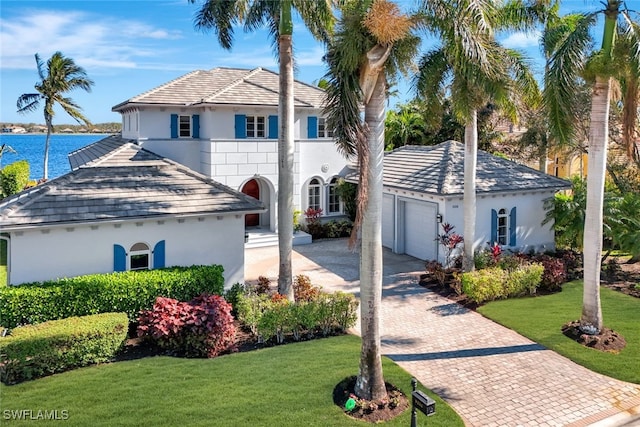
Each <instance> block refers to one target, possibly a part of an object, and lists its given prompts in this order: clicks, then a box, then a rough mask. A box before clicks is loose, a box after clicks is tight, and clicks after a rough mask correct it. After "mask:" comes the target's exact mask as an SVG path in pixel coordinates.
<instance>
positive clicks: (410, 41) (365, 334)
mask: <svg viewBox="0 0 640 427" xmlns="http://www.w3.org/2000/svg"><path fill="white" fill-rule="evenodd" d="M411 28H412V20H411V19H410V18H409V17H408V16H406V15H405V14H403V13H402V12H401V11H400V9H399V7H398V6H397V5H396V4H394V3H392V2H389V1H387V0H373V1H372V0H353V1H344V2H341V5H340V20H339V22H338V25H337V28H336V32H335V34H334V36H333V37H332V38H331V40H330V42H329V45H328V47H327V53H326V55H325V60H326V62H327V65H328V69H329V71H328V73H327V75H326V78H327V80H328V88H327V102H326V104H327V107H326V109H325V113H326V115H327V119H328V122H329V126H330V127H332V128H333V129H334V138H336V142H337V144H338V148H339V150H340V151H341V152H342V153H344V154H345V155H347V156H354V155H356V153H357V156H358V162H359V166H360V171H359V172H360V177H359V185H358V209H357V215H356V218H355V226H354V231H353V233H352V239H351V240H350V242H351V244H354V243H355V237H356V236H357V235H358V229H359V230H360V231H361V233H360V235H361V242H360V243H361V253H360V300H361V304H360V307H361V309H360V318H361V336H362V348H361V353H360V369H359V373H358V377H357V380H356V386H355V392H356V395H357V396H358V397H360V398H362V399H366V400H379V399H382V398H384V397H385V396H386V395H387V392H386V388H385V384H384V378H383V373H382V363H381V353H380V330H379V327H380V303H381V299H382V233H381V229H382V228H381V224H382V221H381V219H382V218H381V217H382V161H383V156H384V116H385V115H384V110H385V104H386V93H387V92H386V87H387V79H388V78H389V77H390V76H394V75H395V74H396V73H397V72H398V71H399V72H403V73H406V72H407V71H408V67H409V66H410V64H411V58H412V57H413V56H414V55H415V53H416V50H417V46H418V43H419V38H418V37H417V36H415V35H414V34H412V31H411ZM362 106H364V123H363V122H362V120H361V116H360V112H361V107H362Z"/></svg>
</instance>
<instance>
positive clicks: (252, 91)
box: [112, 67, 325, 111]
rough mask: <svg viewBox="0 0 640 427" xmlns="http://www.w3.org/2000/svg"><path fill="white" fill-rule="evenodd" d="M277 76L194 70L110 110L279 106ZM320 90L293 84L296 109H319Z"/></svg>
mask: <svg viewBox="0 0 640 427" xmlns="http://www.w3.org/2000/svg"><path fill="white" fill-rule="evenodd" d="M278 93H279V76H278V74H277V73H275V72H273V71H270V70H266V69H264V68H260V67H258V68H254V69H253V70H248V69H242V68H222V67H218V68H214V69H212V70H207V71H205V70H196V71H192V72H190V73H188V74H185V75H184V76H181V77H178V78H176V79H174V80H171V81H170V82H167V83H165V84H163V85H160V86H158V87H156V88H153V89H151V90H149V91H146V92H144V93H141V94H140V95H137V96H134V97H132V98H130V99H128V100H126V101H124V102H122V103H120V104H118V105H116V106H114V107H113V108H112V110H113V111H119V110H121V109H125V108H127V107H129V106H132V105H149V104H158V105H176V106H195V105H225V104H226V105H263V106H274V107H277V106H278V101H279V100H278ZM324 98H325V93H324V91H323V90H322V89H320V88H318V87H315V86H311V85H308V84H306V83H303V82H300V81H298V80H295V81H294V104H295V106H296V107H311V108H321V107H322V104H323V102H324Z"/></svg>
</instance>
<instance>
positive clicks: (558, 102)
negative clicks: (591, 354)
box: [544, 0, 640, 333]
mask: <svg viewBox="0 0 640 427" xmlns="http://www.w3.org/2000/svg"><path fill="white" fill-rule="evenodd" d="M603 4H604V9H601V10H598V11H595V12H592V13H584V14H573V15H568V16H567V17H566V19H565V22H566V25H564V26H560V27H554V28H550V29H546V32H545V36H544V37H545V38H547V39H548V40H551V41H552V43H551V46H552V47H553V49H552V50H553V54H552V56H551V61H550V65H549V69H548V71H547V73H546V74H545V88H544V102H545V104H546V106H547V108H548V109H549V111H550V112H551V120H550V128H551V132H552V133H553V135H554V137H555V138H557V139H558V141H559V142H560V143H567V142H568V141H571V140H572V139H573V137H574V134H575V123H574V121H573V119H572V118H573V117H574V114H573V113H574V107H575V102H574V100H575V96H574V95H575V94H576V92H577V90H576V89H577V88H578V86H579V84H580V82H581V81H582V80H585V81H587V82H588V83H590V84H592V87H593V91H592V97H591V116H590V127H589V145H588V158H587V161H588V164H589V174H588V176H587V197H586V213H585V224H584V293H583V304H582V316H581V320H580V323H581V324H582V326H583V327H585V328H587V329H592V330H595V331H596V333H599V332H600V331H601V330H602V327H603V318H602V308H601V304H600V270H601V268H602V265H601V259H600V257H601V254H602V245H603V242H602V240H603V239H602V235H603V199H604V184H605V173H606V163H607V146H608V133H609V129H608V126H609V108H610V99H611V81H612V78H614V77H617V76H619V70H620V69H621V68H622V65H623V64H624V63H625V62H624V61H625V60H631V61H632V62H634V63H637V61H638V58H639V57H640V34H638V30H639V24H638V22H637V21H634V20H633V19H632V16H631V12H629V10H627V9H626V8H625V2H624V1H623V0H607V2H606V3H603ZM599 15H602V16H603V17H604V27H603V35H602V44H601V48H600V49H598V50H594V48H593V46H594V42H593V39H592V36H591V29H592V28H593V27H595V26H596V24H597V22H598V16H599ZM618 26H619V30H618ZM616 33H618V34H622V35H623V36H624V37H626V38H628V43H629V46H631V47H632V49H631V50H630V51H628V52H625V53H627V54H628V56H625V57H622V56H620V55H619V51H617V50H616V49H615V46H616V42H615V41H616ZM623 58H624V59H623Z"/></svg>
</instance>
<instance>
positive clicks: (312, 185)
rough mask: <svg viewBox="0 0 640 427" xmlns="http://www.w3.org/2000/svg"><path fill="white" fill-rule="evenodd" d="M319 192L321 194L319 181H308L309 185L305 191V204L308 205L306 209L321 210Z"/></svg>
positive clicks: (315, 179)
mask: <svg viewBox="0 0 640 427" xmlns="http://www.w3.org/2000/svg"><path fill="white" fill-rule="evenodd" d="M321 192H322V186H321V185H320V181H319V180H318V179H317V178H313V179H312V180H311V181H309V185H308V190H307V194H308V198H307V203H308V206H307V207H308V208H309V209H315V210H318V209H321V208H322V204H321V200H322V199H321V197H320V196H321Z"/></svg>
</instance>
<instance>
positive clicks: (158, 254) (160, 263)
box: [153, 240, 164, 268]
mask: <svg viewBox="0 0 640 427" xmlns="http://www.w3.org/2000/svg"><path fill="white" fill-rule="evenodd" d="M163 267H164V240H160V241H159V242H158V243H156V245H155V246H154V247H153V268H163Z"/></svg>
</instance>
